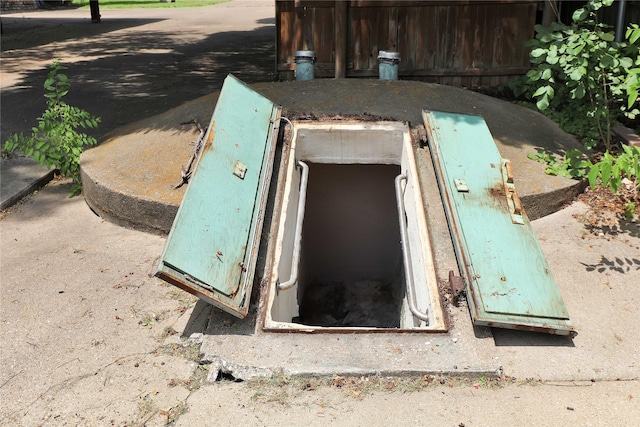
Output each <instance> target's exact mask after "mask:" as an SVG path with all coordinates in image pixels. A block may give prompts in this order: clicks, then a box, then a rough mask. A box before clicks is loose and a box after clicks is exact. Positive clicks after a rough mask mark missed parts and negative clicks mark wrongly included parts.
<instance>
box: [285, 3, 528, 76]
mask: <svg viewBox="0 0 640 427" xmlns="http://www.w3.org/2000/svg"><path fill="white" fill-rule="evenodd" d="M539 4H540V2H539V1H537V0H506V1H498V0H494V1H485V0H475V1H474V0H464V1H463V0H450V1H338V2H335V1H304V0H296V1H276V26H277V44H276V58H277V71H278V72H279V73H280V74H281V75H284V77H285V78H293V70H295V59H294V54H295V51H297V50H313V51H315V53H316V57H317V61H316V64H315V65H316V66H315V70H316V71H315V73H316V76H317V77H364V78H375V77H377V75H378V60H377V56H378V52H379V51H380V50H387V51H397V52H399V53H400V56H401V62H400V64H399V68H398V72H399V76H400V78H401V79H415V80H423V81H431V82H436V83H442V84H449V85H454V86H468V87H477V86H496V85H499V84H503V83H505V82H506V81H507V80H508V78H509V77H510V76H513V75H520V74H523V73H525V72H526V71H527V70H528V69H529V61H528V49H527V48H526V47H525V45H524V42H525V41H526V40H528V39H530V38H532V37H533V36H534V25H535V23H536V16H537V14H538V13H539V11H538V6H539Z"/></svg>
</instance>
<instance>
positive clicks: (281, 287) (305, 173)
mask: <svg viewBox="0 0 640 427" xmlns="http://www.w3.org/2000/svg"><path fill="white" fill-rule="evenodd" d="M297 165H298V166H300V168H301V169H302V172H301V177H300V196H299V198H298V216H297V218H296V230H295V235H294V237H293V238H294V241H293V257H292V260H291V276H290V277H289V280H287V281H286V282H283V283H278V291H285V290H287V289H291V288H293V287H294V286H295V285H296V283H298V266H299V264H300V249H301V246H302V223H303V221H304V207H305V204H306V203H307V183H308V182H309V166H307V164H306V163H305V162H303V161H301V160H298V162H297Z"/></svg>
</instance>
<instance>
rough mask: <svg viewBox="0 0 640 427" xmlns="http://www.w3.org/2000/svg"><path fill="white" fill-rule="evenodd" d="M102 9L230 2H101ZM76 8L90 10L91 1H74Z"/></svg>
mask: <svg viewBox="0 0 640 427" xmlns="http://www.w3.org/2000/svg"><path fill="white" fill-rule="evenodd" d="M99 1H100V3H99V4H100V9H101V10H102V9H138V8H147V9H150V8H155V9H159V8H163V9H166V8H178V7H181V8H182V7H202V6H211V5H214V4H218V3H225V2H227V1H228V0H175V1H174V2H173V3H171V2H170V3H164V2H162V1H160V0H99ZM73 5H74V6H78V7H81V8H86V9H89V0H74V1H73Z"/></svg>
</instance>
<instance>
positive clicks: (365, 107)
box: [81, 79, 584, 234]
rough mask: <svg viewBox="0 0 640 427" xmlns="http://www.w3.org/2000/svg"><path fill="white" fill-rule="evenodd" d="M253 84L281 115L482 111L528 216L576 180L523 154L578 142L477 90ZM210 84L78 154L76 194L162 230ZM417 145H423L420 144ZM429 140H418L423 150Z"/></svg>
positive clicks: (566, 196)
mask: <svg viewBox="0 0 640 427" xmlns="http://www.w3.org/2000/svg"><path fill="white" fill-rule="evenodd" d="M252 87H253V88H254V89H255V90H257V91H258V92H260V93H262V94H263V95H265V96H266V97H268V98H270V99H272V100H273V101H274V102H275V103H277V104H280V105H282V107H283V116H285V117H290V118H305V119H309V120H314V119H318V118H323V119H327V120H331V119H334V120H336V119H340V118H344V117H356V116H360V117H362V116H366V117H373V118H382V119H384V120H397V121H403V122H409V123H410V125H411V127H418V126H422V117H421V111H422V110H423V109H428V110H440V111H447V112H455V113H465V114H477V115H481V116H483V117H484V119H485V121H486V122H487V125H488V126H489V129H490V130H491V133H492V134H493V137H494V139H495V141H496V144H497V146H498V150H499V151H500V154H501V155H502V157H503V158H506V159H509V160H511V162H512V164H513V168H514V173H515V179H516V187H517V190H518V194H519V195H520V197H521V199H522V202H523V204H524V206H525V209H526V210H527V213H528V215H529V218H530V219H531V220H533V219H536V218H540V217H542V216H545V215H548V214H550V213H553V212H555V211H557V210H559V209H560V208H561V207H562V206H563V205H565V204H567V203H568V202H570V201H571V200H572V199H573V198H574V197H575V196H576V195H577V194H578V193H579V192H580V191H582V189H583V188H584V184H583V183H581V182H578V181H573V180H568V179H565V178H562V177H554V176H549V175H546V174H545V173H544V169H545V166H544V165H542V164H540V163H537V162H534V161H532V160H530V159H528V158H527V154H529V153H535V152H536V150H537V149H538V148H544V149H546V150H548V151H550V152H553V153H564V152H566V151H567V150H569V149H572V148H580V144H579V143H578V142H577V141H576V140H575V138H573V137H572V136H570V135H568V134H566V133H565V132H563V131H562V130H561V129H560V128H559V127H558V126H557V125H556V124H555V123H553V122H552V121H550V120H549V119H547V118H546V117H544V116H543V115H541V114H539V113H537V112H535V111H532V110H530V109H527V108H524V107H520V106H517V105H514V104H510V103H508V102H504V101H501V100H499V99H496V98H492V97H489V96H486V95H482V94H479V93H476V92H472V91H468V90H463V89H459V88H454V87H449V86H442V85H435V84H429V83H422V82H414V81H379V80H356V79H345V80H333V79H332V80H311V81H300V82H287V83H258V84H254V85H252ZM218 95H219V94H218V93H214V94H211V95H207V96H204V97H201V98H198V99H195V100H193V101H191V102H188V103H185V104H183V105H182V106H180V107H177V108H174V109H171V110H169V111H167V112H166V113H163V114H160V115H157V116H154V117H150V118H148V119H145V120H141V121H138V122H135V123H132V124H130V125H128V126H125V127H122V128H120V129H118V130H116V131H114V132H111V133H110V134H108V135H107V136H106V137H105V138H104V141H103V142H102V144H101V145H99V146H97V147H95V148H93V149H90V150H88V151H86V152H85V153H84V154H83V155H82V158H81V172H82V180H83V186H84V195H85V199H86V201H87V203H88V204H89V206H90V207H91V208H92V209H93V210H94V211H95V212H96V213H97V214H98V215H100V216H101V217H103V218H105V219H107V220H109V221H112V222H114V223H117V224H120V225H123V226H126V227H131V228H135V229H139V230H144V231H150V232H155V233H161V234H163V233H167V232H168V231H169V230H170V229H171V225H172V223H173V219H174V217H175V215H176V212H177V210H178V206H179V205H180V202H181V200H182V196H183V195H184V190H185V188H186V186H182V187H180V188H178V189H174V187H175V185H176V184H178V183H179V182H180V178H181V176H180V167H181V166H184V165H186V164H187V162H188V160H189V157H190V156H191V153H192V150H193V145H192V144H191V142H192V141H194V140H195V139H196V138H197V136H198V130H197V128H196V127H195V125H193V124H182V123H185V122H189V121H191V120H193V119H195V120H197V121H198V122H199V123H200V124H201V125H202V126H203V127H204V126H207V125H208V124H209V120H210V118H211V115H212V113H213V110H214V108H215V104H216V101H217V98H218ZM418 150H422V149H418ZM427 150H428V148H424V151H425V156H426V157H427V158H428V152H427Z"/></svg>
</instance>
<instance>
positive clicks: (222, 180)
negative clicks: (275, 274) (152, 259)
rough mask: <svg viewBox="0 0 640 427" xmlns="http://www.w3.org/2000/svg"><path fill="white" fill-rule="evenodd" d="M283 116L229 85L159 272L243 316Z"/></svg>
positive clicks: (228, 82)
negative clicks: (276, 140)
mask: <svg viewBox="0 0 640 427" xmlns="http://www.w3.org/2000/svg"><path fill="white" fill-rule="evenodd" d="M279 116H280V108H279V107H278V106H275V105H274V104H273V103H272V102H271V101H270V100H268V99H267V98H265V97H263V96H262V95H260V94H259V93H257V92H255V91H254V90H253V89H251V88H250V87H248V86H247V85H245V84H244V83H242V82H241V81H240V80H238V79H236V78H235V77H233V76H231V75H230V76H228V77H227V78H226V79H225V81H224V85H223V87H222V91H221V92H220V97H219V98H218V103H217V104H216V107H215V110H214V112H213V117H212V118H211V123H210V124H209V128H208V130H207V134H206V135H205V143H204V146H203V148H202V151H201V153H200V157H199V159H198V163H197V165H196V168H195V170H194V173H193V176H192V178H191V180H190V183H189V186H188V187H187V191H186V192H185V195H184V198H183V200H182V203H181V205H180V208H179V209H178V213H177V215H176V218H175V220H174V223H173V226H172V228H171V231H170V233H169V237H168V239H167V243H166V245H165V248H164V251H163V254H162V257H161V259H160V263H159V266H158V271H157V273H156V275H157V276H158V277H160V278H162V279H164V280H166V281H168V282H169V283H172V284H174V285H176V286H179V287H180V288H182V289H185V290H187V291H188V292H191V293H193V294H195V295H198V296H199V297H200V298H202V299H204V300H205V301H207V302H209V303H211V304H213V305H215V306H217V307H219V308H221V309H223V310H225V311H227V312H229V313H231V314H234V315H236V316H238V317H244V316H246V314H247V311H248V309H249V298H250V296H251V288H252V285H253V278H254V269H255V260H256V257H257V253H258V247H259V244H260V234H261V230H262V222H263V219H264V218H263V217H264V208H265V205H266V199H267V195H268V186H269V182H270V179H271V170H272V163H273V155H274V149H275V142H274V138H275V137H276V136H277V133H278V132H277V129H278V125H279V120H278V119H279Z"/></svg>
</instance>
